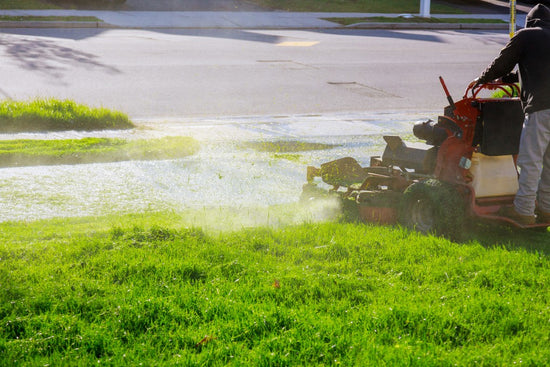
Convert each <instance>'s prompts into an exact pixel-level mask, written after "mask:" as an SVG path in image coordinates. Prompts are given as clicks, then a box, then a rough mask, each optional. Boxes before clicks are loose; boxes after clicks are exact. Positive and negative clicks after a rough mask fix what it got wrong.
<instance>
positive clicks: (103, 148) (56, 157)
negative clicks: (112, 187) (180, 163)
mask: <svg viewBox="0 0 550 367" xmlns="http://www.w3.org/2000/svg"><path fill="white" fill-rule="evenodd" d="M197 150H198V142H197V141H195V140H194V139H192V138H188V137H165V138H160V139H150V140H126V139H112V138H84V139H64V140H30V139H24V140H4V141H2V140H0V167H12V166H37V165H51V164H78V163H96V162H116V161H127V160H157V159H174V158H181V157H185V156H188V155H191V154H194V153H195V152H196V151H197Z"/></svg>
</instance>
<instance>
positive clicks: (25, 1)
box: [0, 0, 59, 9]
mask: <svg viewBox="0 0 550 367" xmlns="http://www.w3.org/2000/svg"><path fill="white" fill-rule="evenodd" d="M0 9H59V7H58V6H56V5H54V4H51V3H48V2H47V1H42V0H0Z"/></svg>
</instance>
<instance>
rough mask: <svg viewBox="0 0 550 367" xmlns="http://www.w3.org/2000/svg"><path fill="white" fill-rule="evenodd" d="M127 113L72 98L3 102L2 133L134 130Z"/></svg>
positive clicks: (0, 114)
mask: <svg viewBox="0 0 550 367" xmlns="http://www.w3.org/2000/svg"><path fill="white" fill-rule="evenodd" d="M133 127H135V126H134V124H133V123H132V122H131V121H130V119H129V118H128V116H127V115H126V114H124V113H122V112H118V111H112V110H109V109H107V108H92V107H88V106H86V105H82V104H78V103H76V102H74V101H71V100H58V99H53V98H50V99H36V100H32V101H28V102H27V101H26V102H23V101H11V100H7V101H2V102H0V133H16V132H36V131H61V130H104V129H131V128H133Z"/></svg>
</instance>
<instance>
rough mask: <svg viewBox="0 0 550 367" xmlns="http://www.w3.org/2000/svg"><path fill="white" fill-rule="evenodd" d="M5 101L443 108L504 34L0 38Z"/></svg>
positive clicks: (271, 109) (177, 113) (132, 106)
mask: <svg viewBox="0 0 550 367" xmlns="http://www.w3.org/2000/svg"><path fill="white" fill-rule="evenodd" d="M0 31H1V32H2V34H1V35H0V55H1V56H2V60H3V61H2V64H1V65H0V78H1V81H2V83H1V84H0V95H1V97H2V98H12V99H27V98H34V97H57V98H71V99H74V100H76V101H78V102H82V103H87V104H91V105H94V106H105V107H109V108H116V109H120V110H122V111H123V112H126V113H128V114H129V115H130V116H131V117H133V118H148V117H152V118H163V117H171V118H177V117H183V118H185V117H196V116H241V115H279V114H283V115H289V114H303V113H321V114H322V113H335V112H336V113H340V112H357V111H359V112H361V111H367V112H388V113H391V112H395V111H431V110H437V111H439V110H441V109H442V108H443V107H444V105H445V103H446V99H445V96H444V95H443V92H442V89H441V87H440V85H439V81H438V76H440V75H441V76H443V77H444V78H445V79H446V81H447V83H448V86H449V89H450V90H451V93H452V94H453V95H454V97H455V98H457V99H458V98H459V97H461V95H462V93H463V91H464V88H465V86H466V85H467V83H468V82H469V81H470V80H472V79H473V78H475V77H476V76H478V74H479V73H480V72H481V71H482V70H483V69H484V68H485V67H486V65H487V64H488V63H489V62H490V61H491V60H492V59H493V57H494V56H495V55H496V54H497V53H498V51H499V50H500V48H501V47H502V46H503V45H504V44H505V42H506V41H507V35H506V34H505V32H481V31H463V32H457V31H435V32H434V31H391V30H324V31H322V30H319V31H291V30H276V31H274V30H273V31H253V30H215V29H211V30H169V29H157V30H97V29H27V30H25V29H4V30H0Z"/></svg>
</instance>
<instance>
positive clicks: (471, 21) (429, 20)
mask: <svg viewBox="0 0 550 367" xmlns="http://www.w3.org/2000/svg"><path fill="white" fill-rule="evenodd" d="M324 19H325V20H328V21H330V22H335V23H338V24H342V25H346V26H347V25H352V24H357V23H450V24H475V23H488V24H495V23H496V24H500V23H503V24H505V23H506V22H504V21H502V20H500V19H471V18H433V17H431V18H423V17H364V18H324Z"/></svg>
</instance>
